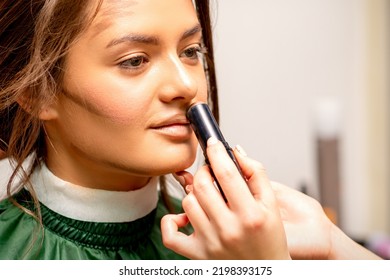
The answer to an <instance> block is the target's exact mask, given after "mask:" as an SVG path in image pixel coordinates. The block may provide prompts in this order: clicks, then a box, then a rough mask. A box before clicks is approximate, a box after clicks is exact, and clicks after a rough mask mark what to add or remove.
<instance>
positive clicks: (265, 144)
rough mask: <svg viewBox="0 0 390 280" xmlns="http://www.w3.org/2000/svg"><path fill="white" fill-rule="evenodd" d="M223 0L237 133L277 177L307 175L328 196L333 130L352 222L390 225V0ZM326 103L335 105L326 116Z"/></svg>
mask: <svg viewBox="0 0 390 280" xmlns="http://www.w3.org/2000/svg"><path fill="white" fill-rule="evenodd" d="M215 2H217V3H216V6H217V13H216V15H215V44H216V59H217V75H218V82H219V90H220V100H221V102H220V106H221V126H222V129H223V130H224V132H225V134H226V138H227V140H228V142H229V143H230V144H231V145H235V144H240V145H242V146H243V147H244V148H245V149H246V150H247V152H248V153H249V155H251V156H252V157H254V158H256V159H258V160H259V161H261V162H263V164H264V165H265V166H266V167H267V169H268V171H269V175H270V177H271V179H273V180H276V181H280V182H282V183H285V184H287V185H290V186H292V187H295V188H298V187H299V186H300V185H301V183H302V182H304V183H305V184H307V186H308V188H309V194H310V195H312V196H314V197H316V198H318V195H319V191H318V180H317V167H316V159H317V158H316V157H317V155H316V138H317V137H319V135H324V134H325V135H328V134H329V131H331V133H333V134H332V135H333V136H338V137H339V140H340V172H341V178H340V180H341V182H340V183H341V191H340V200H341V204H342V205H341V213H340V216H341V217H342V219H343V221H344V222H343V224H342V227H343V229H344V230H346V231H347V233H349V234H351V235H352V236H354V237H357V238H364V237H367V236H369V235H370V234H372V233H373V232H376V231H382V230H387V231H388V232H389V233H390V229H389V225H388V221H389V220H390V219H389V211H390V210H389V206H388V205H389V204H390V203H389V198H390V197H389V179H388V177H389V170H390V167H389V156H387V159H386V155H389V145H390V142H389V137H388V134H389V132H388V127H389V123H388V119H389V117H388V109H389V108H388V104H389V101H388V94H389V93H388V88H387V87H388V85H387V80H386V76H387V75H388V70H387V68H386V67H388V66H387V64H386V63H385V61H386V60H385V58H386V55H387V53H388V52H386V50H388V49H390V48H389V47H388V45H386V44H388V43H387V41H386V40H384V38H383V36H384V34H385V33H386V32H387V33H388V32H389V31H388V30H387V29H386V28H385V20H386V18H388V15H386V13H388V11H389V9H388V8H384V6H385V5H388V2H389V1H386V0H294V1H285V0H240V1H233V0H223V1H215ZM387 61H389V60H388V59H387ZM386 94H387V95H386ZM385 96H387V97H385ZM386 98H387V101H386ZM324 100H325V102H323V101H324ZM320 101H322V102H321V103H319V102H320ZM386 102H387V103H386ZM318 104H321V106H320V107H321V108H322V107H323V105H324V104H330V106H325V107H326V108H327V109H326V110H325V111H327V112H334V114H333V115H331V116H330V117H329V114H328V115H326V114H325V115H326V117H325V118H323V117H321V118H318V116H319V112H322V111H323V110H319V109H318ZM385 104H387V105H385ZM321 116H323V115H321ZM324 123H325V124H326V126H321V127H320V124H324ZM386 131H387V132H386ZM373 186H374V187H373Z"/></svg>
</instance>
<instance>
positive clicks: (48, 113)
mask: <svg viewBox="0 0 390 280" xmlns="http://www.w3.org/2000/svg"><path fill="white" fill-rule="evenodd" d="M56 118H57V111H56V110H55V109H54V108H53V106H50V105H49V106H45V107H44V108H43V109H42V110H41V111H40V112H39V119H40V120H43V121H49V120H53V119H56Z"/></svg>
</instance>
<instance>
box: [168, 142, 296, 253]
mask: <svg viewBox="0 0 390 280" xmlns="http://www.w3.org/2000/svg"><path fill="white" fill-rule="evenodd" d="M234 153H235V156H236V158H237V161H238V163H239V165H240V167H241V169H242V172H243V174H244V176H245V177H246V181H245V180H244V179H243V178H242V177H241V175H240V173H239V172H238V170H237V169H236V167H235V165H234V163H233V162H232V161H231V159H230V158H229V156H228V155H227V153H226V151H225V149H224V147H223V145H222V143H221V142H219V141H217V140H216V139H215V138H211V139H209V141H208V147H207V154H208V158H209V160H210V163H211V166H212V168H213V171H214V174H215V176H216V177H217V179H218V181H219V183H220V185H221V187H222V189H223V191H224V193H225V196H226V198H227V200H228V203H225V201H224V200H223V198H222V196H221V195H220V193H219V191H218V190H217V189H216V188H215V186H214V184H213V177H212V175H211V173H210V169H209V168H208V167H207V166H203V167H202V168H200V169H199V171H198V172H197V173H196V174H195V176H194V178H193V183H192V185H191V182H190V181H191V178H188V174H187V175H185V176H184V177H183V178H184V180H186V181H188V182H189V183H190V185H189V186H188V187H187V190H188V191H189V193H188V195H187V196H186V197H185V198H184V200H183V208H184V211H185V214H179V215H167V216H165V217H164V218H163V219H162V222H161V226H162V227H161V229H162V234H163V241H164V244H165V246H167V247H168V248H170V249H172V250H174V251H175V252H177V253H179V254H181V255H183V256H185V257H188V258H190V259H289V258H290V255H289V253H288V249H287V242H286V236H285V232H284V228H283V224H282V221H281V217H280V212H279V209H278V207H277V203H276V199H275V196H274V192H273V190H272V188H271V184H270V182H269V180H268V178H267V175H266V173H265V171H264V168H263V167H262V166H261V164H260V163H258V162H256V161H254V160H252V159H250V158H248V157H247V156H245V155H243V154H241V153H240V152H238V150H237V149H235V150H234ZM186 176H187V179H186V178H185V177H186ZM188 222H190V223H191V225H192V227H193V228H194V232H193V233H192V234H191V235H185V234H184V233H181V232H180V231H179V230H178V229H179V228H180V227H183V226H185V225H186V224H187V223H188Z"/></svg>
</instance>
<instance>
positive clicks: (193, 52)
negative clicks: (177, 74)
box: [184, 47, 200, 59]
mask: <svg viewBox="0 0 390 280" xmlns="http://www.w3.org/2000/svg"><path fill="white" fill-rule="evenodd" d="M199 51H200V49H199V48H196V47H193V48H189V49H186V50H185V51H184V55H185V57H188V58H192V59H194V58H198V53H199Z"/></svg>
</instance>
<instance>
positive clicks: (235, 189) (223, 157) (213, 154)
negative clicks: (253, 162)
mask: <svg viewBox="0 0 390 280" xmlns="http://www.w3.org/2000/svg"><path fill="white" fill-rule="evenodd" d="M207 156H208V159H209V162H210V165H211V168H212V170H213V172H214V174H215V177H216V179H217V180H218V182H219V184H220V186H221V187H222V189H223V192H224V194H225V196H226V198H227V201H228V203H229V206H230V207H232V209H237V207H239V204H240V201H249V199H250V198H252V199H253V197H252V194H251V193H250V191H249V189H248V186H247V184H246V182H245V180H244V179H243V178H242V176H241V174H240V172H239V171H238V169H237V167H236V165H235V164H234V162H233V161H232V159H231V158H230V157H229V155H228V153H227V152H226V149H225V147H224V146H223V144H222V143H221V142H220V141H218V140H217V139H216V138H214V137H211V138H209V140H208V142H207Z"/></svg>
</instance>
